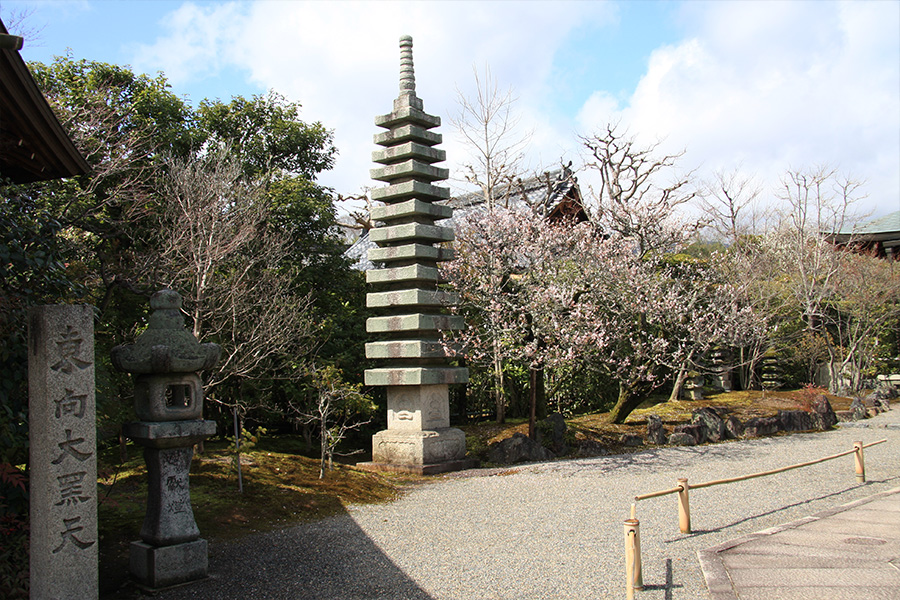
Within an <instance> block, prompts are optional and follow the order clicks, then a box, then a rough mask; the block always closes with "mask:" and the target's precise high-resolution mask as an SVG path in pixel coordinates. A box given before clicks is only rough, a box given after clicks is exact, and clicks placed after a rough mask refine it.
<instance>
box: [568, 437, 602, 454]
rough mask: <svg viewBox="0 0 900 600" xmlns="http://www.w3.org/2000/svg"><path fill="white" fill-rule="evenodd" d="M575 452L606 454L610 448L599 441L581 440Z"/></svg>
mask: <svg viewBox="0 0 900 600" xmlns="http://www.w3.org/2000/svg"><path fill="white" fill-rule="evenodd" d="M575 454H577V455H578V456H606V455H607V454H609V450H607V449H606V447H605V446H604V445H603V444H601V443H599V442H594V441H591V440H581V441H579V442H578V445H577V447H576V449H575Z"/></svg>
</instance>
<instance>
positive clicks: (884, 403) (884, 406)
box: [875, 398, 891, 412]
mask: <svg viewBox="0 0 900 600" xmlns="http://www.w3.org/2000/svg"><path fill="white" fill-rule="evenodd" d="M875 406H877V407H878V409H879V410H881V412H887V411H889V410H891V401H890V400H888V399H887V398H880V399H878V400H875Z"/></svg>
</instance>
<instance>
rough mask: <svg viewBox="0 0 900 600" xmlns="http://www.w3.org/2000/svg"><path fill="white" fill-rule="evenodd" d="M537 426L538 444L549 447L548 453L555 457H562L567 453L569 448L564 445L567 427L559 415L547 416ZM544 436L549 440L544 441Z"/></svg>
mask: <svg viewBox="0 0 900 600" xmlns="http://www.w3.org/2000/svg"><path fill="white" fill-rule="evenodd" d="M538 425H539V426H538V427H537V431H536V435H537V441H538V443H539V444H541V445H543V446H547V447H549V448H550V451H551V452H553V454H555V455H556V456H562V455H564V454H565V453H567V452H568V451H569V446H568V445H567V444H566V431H567V430H568V426H567V425H566V420H565V418H564V417H563V416H562V415H561V414H559V413H552V414H550V415H547V418H546V419H544V420H543V421H540V422H539V423H538ZM545 435H546V436H548V437H549V439H547V440H545V439H544V436H545Z"/></svg>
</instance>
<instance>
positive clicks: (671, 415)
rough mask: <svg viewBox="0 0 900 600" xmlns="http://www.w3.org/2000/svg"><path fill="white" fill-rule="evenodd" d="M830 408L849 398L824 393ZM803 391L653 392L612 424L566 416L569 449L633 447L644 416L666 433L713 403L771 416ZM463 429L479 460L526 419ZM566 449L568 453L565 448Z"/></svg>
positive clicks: (745, 416) (520, 429) (797, 403)
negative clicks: (625, 440)
mask: <svg viewBox="0 0 900 600" xmlns="http://www.w3.org/2000/svg"><path fill="white" fill-rule="evenodd" d="M825 397H826V398H828V401H829V402H830V403H831V407H832V408H833V409H834V410H835V411H841V410H847V409H849V408H850V403H851V402H852V401H853V399H852V398H843V397H840V396H834V395H831V394H825ZM802 398H803V395H802V394H801V393H798V392H795V391H793V392H792V391H778V392H765V393H763V392H760V391H740V392H725V393H720V394H714V395H710V396H707V397H706V398H704V399H703V400H679V401H677V402H667V401H666V398H664V397H653V398H650V399H649V400H647V401H645V402H644V403H643V404H641V405H640V406H639V407H638V408H637V409H636V410H635V411H634V412H632V413H631V414H630V415H628V418H627V419H626V420H625V423H622V424H614V423H608V422H607V421H606V418H607V413H595V414H590V415H580V416H576V417H572V418H570V419H566V424H567V425H568V426H569V429H570V430H573V431H574V432H575V436H574V439H575V444H574V446H575V447H574V448H573V451H574V452H576V453H580V454H582V455H587V456H589V455H591V454H603V453H610V454H617V453H624V452H637V451H640V450H641V449H642V448H640V447H637V448H635V447H626V446H624V445H623V444H622V442H621V438H622V435H623V434H626V433H629V434H635V435H641V436H644V435H646V433H647V416H648V415H651V414H655V415H657V416H659V418H660V419H661V420H662V422H663V427H664V428H665V430H666V433H672V431H673V430H674V429H675V426H676V425H680V424H683V423H690V422H691V412H692V411H694V410H696V409H698V408H701V407H704V406H709V407H715V408H716V409H717V410H718V411H719V412H720V414H723V415H734V416H735V417H737V418H738V419H740V421H741V422H742V423H744V422H746V421H747V420H749V419H751V418H753V417H773V416H775V415H777V414H778V411H779V410H800V409H803V408H804V402H803V400H802ZM462 429H463V430H464V431H465V432H466V436H467V444H468V447H469V451H470V453H474V454H476V455H478V456H479V457H480V458H482V459H484V458H485V457H486V456H487V448H488V447H489V446H490V444H493V443H495V442H500V441H502V440H504V439H506V438H509V437H512V436H513V435H514V434H515V433H523V434H525V435H528V421H527V420H522V419H517V420H510V421H509V422H508V423H505V424H497V423H478V424H475V425H467V426H464V427H462ZM570 454H571V452H570Z"/></svg>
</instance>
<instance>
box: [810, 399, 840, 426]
mask: <svg viewBox="0 0 900 600" xmlns="http://www.w3.org/2000/svg"><path fill="white" fill-rule="evenodd" d="M810 408H812V413H811V414H810V416H811V417H812V420H813V426H814V427H815V428H816V429H821V430H823V431H824V430H826V429H831V428H832V427H834V426H835V424H837V421H838V418H837V415H836V414H834V409H832V408H831V403H830V402H829V401H828V398H826V397H825V396H824V395H823V394H819V395H818V396H816V397H815V398H813V401H812V403H811V404H810Z"/></svg>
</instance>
